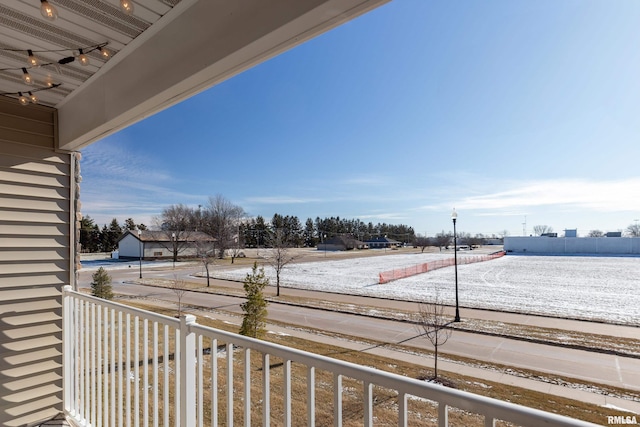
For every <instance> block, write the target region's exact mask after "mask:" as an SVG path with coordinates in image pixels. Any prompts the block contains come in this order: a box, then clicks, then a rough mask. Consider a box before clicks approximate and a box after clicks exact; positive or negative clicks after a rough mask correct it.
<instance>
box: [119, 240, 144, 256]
mask: <svg viewBox="0 0 640 427" xmlns="http://www.w3.org/2000/svg"><path fill="white" fill-rule="evenodd" d="M143 251H144V253H143V254H142V255H143V258H144V257H145V256H149V255H148V254H147V253H146V252H147V248H146V245H145V248H143ZM118 253H119V256H120V257H123V258H140V240H138V239H137V238H135V237H134V236H132V235H131V234H127V235H126V236H124V237H123V238H122V240H120V241H119V242H118Z"/></svg>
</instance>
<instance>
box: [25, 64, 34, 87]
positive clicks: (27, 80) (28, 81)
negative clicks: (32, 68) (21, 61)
mask: <svg viewBox="0 0 640 427" xmlns="http://www.w3.org/2000/svg"><path fill="white" fill-rule="evenodd" d="M22 80H24V82H25V83H26V84H28V85H32V84H33V77H31V74H29V72H28V71H27V69H26V68H24V67H22Z"/></svg>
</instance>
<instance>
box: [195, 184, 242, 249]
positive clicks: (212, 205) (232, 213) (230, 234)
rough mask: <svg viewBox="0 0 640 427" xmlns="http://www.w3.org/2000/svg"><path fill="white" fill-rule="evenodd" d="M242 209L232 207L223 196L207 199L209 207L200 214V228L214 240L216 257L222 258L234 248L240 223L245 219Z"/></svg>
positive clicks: (236, 206) (235, 206)
mask: <svg viewBox="0 0 640 427" xmlns="http://www.w3.org/2000/svg"><path fill="white" fill-rule="evenodd" d="M245 215H246V214H245V212H244V209H242V208H241V207H240V206H238V205H234V204H233V203H231V202H230V201H229V200H227V199H226V198H225V197H224V196H222V195H220V194H218V195H216V196H215V197H209V205H208V206H207V207H206V209H205V211H204V212H203V214H202V219H201V221H202V228H203V231H205V232H206V233H207V234H209V235H211V236H212V237H213V238H214V239H216V245H217V249H218V255H219V257H220V258H221V259H222V258H224V254H225V251H226V250H227V249H230V248H232V247H233V246H234V239H235V237H236V236H237V235H238V231H239V226H240V222H241V221H242V218H244V217H245Z"/></svg>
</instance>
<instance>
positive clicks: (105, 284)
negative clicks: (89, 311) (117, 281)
mask: <svg viewBox="0 0 640 427" xmlns="http://www.w3.org/2000/svg"><path fill="white" fill-rule="evenodd" d="M91 278H92V279H93V281H92V282H91V295H93V296H94V297H98V298H103V299H109V300H110V299H113V288H112V287H111V276H109V273H107V270H105V269H104V268H102V267H100V268H99V269H98V271H96V272H95V273H93V275H92V276H91Z"/></svg>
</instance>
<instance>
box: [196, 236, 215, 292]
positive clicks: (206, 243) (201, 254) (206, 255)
mask: <svg viewBox="0 0 640 427" xmlns="http://www.w3.org/2000/svg"><path fill="white" fill-rule="evenodd" d="M195 248H196V256H197V257H198V259H199V260H200V262H201V263H202V266H203V267H204V270H205V273H206V274H207V288H208V287H209V286H210V284H211V277H210V276H209V267H211V265H213V264H215V259H216V246H215V240H214V241H211V240H208V239H196V242H195Z"/></svg>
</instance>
